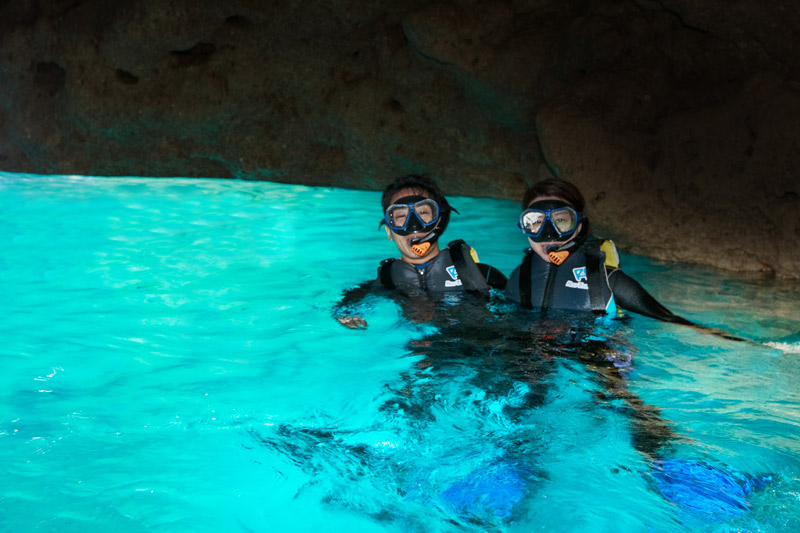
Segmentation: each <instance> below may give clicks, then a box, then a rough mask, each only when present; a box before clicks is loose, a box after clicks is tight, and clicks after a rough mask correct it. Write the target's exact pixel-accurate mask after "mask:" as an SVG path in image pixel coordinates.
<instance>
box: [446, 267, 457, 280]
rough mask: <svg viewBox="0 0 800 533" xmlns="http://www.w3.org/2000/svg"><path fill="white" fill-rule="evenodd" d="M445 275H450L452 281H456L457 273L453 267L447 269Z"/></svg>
mask: <svg viewBox="0 0 800 533" xmlns="http://www.w3.org/2000/svg"><path fill="white" fill-rule="evenodd" d="M447 273H448V274H450V277H451V278H453V279H458V272H456V267H455V266H449V267H447Z"/></svg>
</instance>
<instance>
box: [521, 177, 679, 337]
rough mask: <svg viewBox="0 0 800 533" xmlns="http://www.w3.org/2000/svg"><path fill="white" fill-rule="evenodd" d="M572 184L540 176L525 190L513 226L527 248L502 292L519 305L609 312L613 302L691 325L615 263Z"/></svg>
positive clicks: (613, 251)
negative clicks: (595, 235) (596, 236)
mask: <svg viewBox="0 0 800 533" xmlns="http://www.w3.org/2000/svg"><path fill="white" fill-rule="evenodd" d="M584 206H585V201H584V199H583V195H582V194H581V192H580V191H579V190H578V188H577V187H576V186H575V185H573V184H571V183H569V182H567V181H564V180H561V179H546V180H544V181H540V182H538V183H536V184H535V185H534V186H533V187H531V188H530V189H528V191H527V192H526V193H525V196H524V198H523V200H522V208H523V211H522V214H521V215H520V218H519V227H520V229H521V230H522V233H524V234H525V235H526V236H527V237H528V242H529V243H530V245H531V247H530V249H529V250H528V252H527V253H526V255H525V258H524V259H523V261H522V264H521V265H520V266H519V267H517V268H516V269H515V270H514V272H512V274H511V278H510V279H509V282H508V287H507V289H506V295H507V297H508V298H509V299H510V300H512V301H515V302H518V303H520V304H521V305H522V306H523V307H527V308H538V309H541V310H542V312H543V313H546V312H547V310H548V309H568V310H587V311H589V310H591V311H594V312H596V313H607V314H614V313H615V311H616V308H617V306H619V307H621V308H623V309H626V310H629V311H634V312H636V313H640V314H643V315H646V316H649V317H652V318H657V319H659V320H663V321H666V322H674V323H678V324H685V325H693V323H692V322H690V321H688V320H686V319H685V318H682V317H680V316H678V315H675V314H674V313H672V312H671V311H669V310H668V309H667V308H666V307H664V306H663V305H661V304H660V303H658V302H657V301H656V299H655V298H653V297H652V296H651V295H650V294H649V293H648V292H647V291H646V290H645V289H644V288H642V286H641V285H639V283H638V282H637V281H636V280H634V279H633V278H631V277H629V276H627V275H626V274H625V273H624V272H622V270H620V268H619V256H618V254H617V250H616V248H615V247H614V243H613V242H611V241H608V240H605V241H604V240H597V239H593V238H591V237H590V223H589V218H588V217H587V216H586V215H585V214H584V212H583V210H584Z"/></svg>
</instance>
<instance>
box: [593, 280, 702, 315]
mask: <svg viewBox="0 0 800 533" xmlns="http://www.w3.org/2000/svg"><path fill="white" fill-rule="evenodd" d="M608 285H609V287H610V288H611V290H612V292H613V293H614V301H615V302H616V303H617V305H618V306H620V307H622V308H623V309H627V310H628V311H633V312H634V313H639V314H642V315H645V316H649V317H652V318H656V319H658V320H663V321H665V322H673V323H675V324H684V325H694V323H693V322H691V321H689V320H686V319H685V318H683V317H680V316H678V315H676V314H674V313H673V312H672V311H670V310H669V309H667V308H666V307H664V306H663V305H661V304H660V303H658V301H657V300H656V299H655V298H653V297H652V296H651V295H650V293H648V292H647V291H646V290H644V287H642V286H641V285H639V282H637V281H636V280H635V279H633V278H632V277H630V276H628V275H627V274H625V273H624V272H623V271H622V270H619V269H614V270H612V271H611V272H610V273H609V275H608Z"/></svg>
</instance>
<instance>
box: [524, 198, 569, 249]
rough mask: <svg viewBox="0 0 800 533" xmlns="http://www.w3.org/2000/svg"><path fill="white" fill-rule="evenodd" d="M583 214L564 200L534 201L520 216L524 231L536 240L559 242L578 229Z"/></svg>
mask: <svg viewBox="0 0 800 533" xmlns="http://www.w3.org/2000/svg"><path fill="white" fill-rule="evenodd" d="M580 221H581V215H580V213H578V212H577V211H575V209H573V208H572V207H570V206H569V205H568V204H567V203H565V202H564V201H562V200H542V201H540V202H534V203H532V204H531V205H530V207H529V208H528V209H526V210H525V211H523V212H522V214H520V216H519V227H520V229H521V230H522V233H524V234H525V235H527V236H528V237H530V238H531V239H532V240H533V241H534V242H559V241H563V240H566V239H569V238H570V237H571V236H572V234H573V233H575V231H576V230H577V229H578V224H579V223H580Z"/></svg>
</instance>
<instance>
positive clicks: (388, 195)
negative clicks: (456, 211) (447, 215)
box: [381, 174, 449, 211]
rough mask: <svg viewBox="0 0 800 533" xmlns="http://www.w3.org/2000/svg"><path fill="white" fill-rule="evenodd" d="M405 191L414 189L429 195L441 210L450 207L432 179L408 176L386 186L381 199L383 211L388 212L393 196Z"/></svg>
mask: <svg viewBox="0 0 800 533" xmlns="http://www.w3.org/2000/svg"><path fill="white" fill-rule="evenodd" d="M403 189H412V190H416V191H420V192H425V193H427V195H428V197H429V198H430V199H431V200H433V201H434V202H436V203H437V204H439V206H440V207H441V208H443V209H444V208H446V207H449V206H448V204H447V200H446V199H445V197H444V193H443V192H442V190H441V189H440V188H439V186H438V185H436V182H434V181H433V180H432V179H430V178H429V177H427V176H422V175H419V174H408V175H406V176H401V177H399V178H397V179H396V180H394V181H393V182H392V183H390V184H389V185H387V186H386V188H385V189H384V190H383V196H382V197H381V207H383V210H384V211H386V208H387V207H389V203H390V202H391V201H392V196H394V195H395V194H397V193H398V192H400V191H402V190H403Z"/></svg>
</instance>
